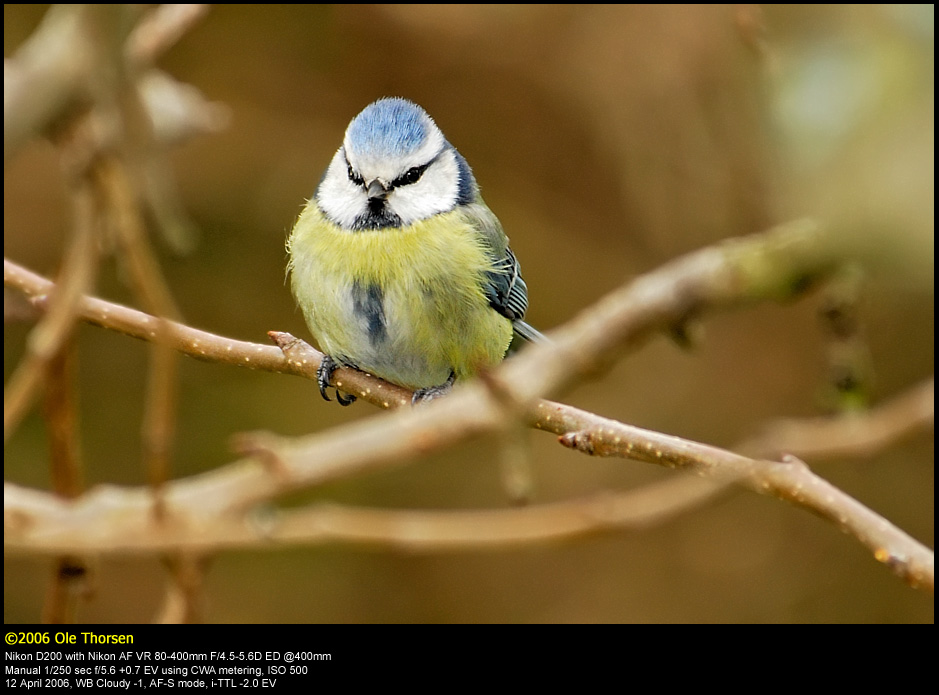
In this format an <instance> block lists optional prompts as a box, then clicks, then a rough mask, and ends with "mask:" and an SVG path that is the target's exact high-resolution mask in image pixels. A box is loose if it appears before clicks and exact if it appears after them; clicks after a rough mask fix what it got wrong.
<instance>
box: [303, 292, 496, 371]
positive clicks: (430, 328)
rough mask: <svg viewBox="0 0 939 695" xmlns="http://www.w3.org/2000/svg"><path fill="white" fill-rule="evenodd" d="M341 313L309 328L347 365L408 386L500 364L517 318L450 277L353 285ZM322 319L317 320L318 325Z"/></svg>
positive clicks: (324, 346)
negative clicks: (500, 311)
mask: <svg viewBox="0 0 939 695" xmlns="http://www.w3.org/2000/svg"><path fill="white" fill-rule="evenodd" d="M345 295H346V296H345V297H344V301H343V302H342V304H343V305H344V308H343V309H342V310H341V311H340V312H339V313H340V314H342V316H344V317H345V320H344V321H343V320H342V317H341V316H339V315H337V316H335V317H333V318H331V319H330V320H328V321H324V322H322V325H313V324H312V323H311V326H310V328H311V330H313V332H314V334H315V335H316V336H317V339H318V340H319V341H320V343H321V346H322V347H323V349H324V350H326V351H327V352H328V353H329V354H331V355H333V356H334V357H336V358H337V359H339V360H340V361H341V362H345V363H347V364H350V365H354V366H356V367H358V368H359V369H362V370H363V371H366V372H369V373H371V374H374V375H376V376H379V377H381V378H383V379H386V380H388V381H391V382H394V383H396V384H401V385H402V386H408V387H410V388H422V387H427V386H436V385H439V384H442V383H443V382H445V381H446V380H447V379H448V378H449V376H450V374H451V372H452V373H454V374H455V375H456V376H457V378H466V377H469V376H472V375H473V374H476V373H477V372H479V371H480V370H481V369H484V368H486V367H490V366H492V365H493V364H495V363H497V362H499V361H500V360H501V359H502V357H503V356H504V354H505V351H506V349H507V348H508V344H509V342H510V340H511V332H512V327H511V322H510V321H509V320H508V319H506V318H505V317H503V316H501V315H499V314H498V313H497V312H495V311H494V310H493V309H492V308H491V307H490V306H489V305H488V302H487V301H486V300H485V297H484V296H483V295H482V294H481V293H479V295H478V296H475V295H473V294H470V295H469V296H467V293H465V292H458V291H456V290H455V289H454V288H453V286H450V287H448V286H447V284H446V283H445V282H434V283H424V284H423V286H418V287H415V286H413V285H412V284H410V283H407V284H405V285H400V284H392V285H390V286H387V287H385V288H383V289H381V290H380V289H379V288H378V286H377V285H366V286H363V285H361V284H357V283H353V284H352V286H351V287H350V289H349V290H348V292H346V293H345ZM316 323H317V324H319V322H316Z"/></svg>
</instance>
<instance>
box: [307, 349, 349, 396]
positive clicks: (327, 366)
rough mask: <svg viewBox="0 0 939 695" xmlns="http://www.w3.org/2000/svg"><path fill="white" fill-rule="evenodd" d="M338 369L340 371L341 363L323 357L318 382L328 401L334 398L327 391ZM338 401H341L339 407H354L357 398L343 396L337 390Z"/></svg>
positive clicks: (317, 375)
mask: <svg viewBox="0 0 939 695" xmlns="http://www.w3.org/2000/svg"><path fill="white" fill-rule="evenodd" d="M337 369H339V363H338V362H336V360H334V359H333V358H332V357H330V356H329V355H323V361H322V362H321V363H320V366H319V369H317V370H316V382H317V383H318V384H319V387H320V395H321V396H322V397H323V398H325V399H326V400H327V401H331V400H332V398H330V397H329V396H328V395H326V389H328V388H329V386H330V384H329V382H330V381H332V378H333V372H335V371H336V370H337ZM336 400H337V401H339V405H352V404H353V403H355V396H352V395H349V396H343V395H342V394H341V393H339V389H336Z"/></svg>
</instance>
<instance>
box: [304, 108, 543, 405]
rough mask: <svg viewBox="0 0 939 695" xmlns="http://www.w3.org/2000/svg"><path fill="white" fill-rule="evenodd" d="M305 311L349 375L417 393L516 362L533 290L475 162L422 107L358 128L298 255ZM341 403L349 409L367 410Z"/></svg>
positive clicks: (374, 115)
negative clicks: (515, 347) (508, 359)
mask: <svg viewBox="0 0 939 695" xmlns="http://www.w3.org/2000/svg"><path fill="white" fill-rule="evenodd" d="M287 250H288V252H289V255H290V260H289V263H288V272H289V273H290V279H291V287H292V289H293V294H294V297H295V298H296V300H297V303H298V304H299V306H300V309H301V310H302V311H303V315H304V318H305V319H306V322H307V325H308V326H309V328H310V331H311V332H312V334H313V336H314V337H315V338H316V340H317V342H318V343H319V346H320V348H321V349H322V350H323V352H324V353H325V355H326V356H325V358H324V359H323V362H322V365H321V366H320V369H319V372H318V374H317V377H318V381H319V387H320V393H321V394H322V396H323V398H325V399H326V400H329V397H328V396H327V395H326V390H327V387H328V386H329V382H330V378H331V376H332V373H333V371H335V370H336V368H337V367H338V366H339V365H343V366H347V367H354V368H356V369H360V370H362V371H365V372H368V373H370V374H374V375H376V376H379V377H381V378H382V379H385V380H387V381H391V382H393V383H395V384H399V385H401V386H406V387H408V388H411V389H415V393H414V399H413V402H418V401H421V400H430V399H432V398H435V397H437V396H439V395H442V394H444V393H446V392H447V391H449V389H450V387H451V386H452V385H453V382H454V380H455V379H466V378H468V377H471V376H473V375H474V374H477V373H478V372H479V371H480V370H483V369H486V368H488V367H491V366H493V365H494V364H496V363H498V362H499V361H500V360H502V358H503V357H504V356H505V354H506V351H507V349H508V347H509V343H510V342H511V341H512V336H513V331H514V332H515V333H517V334H518V335H520V336H521V337H523V338H525V339H527V340H530V341H535V340H541V339H544V338H543V336H542V335H541V334H540V333H539V332H538V331H536V330H535V329H534V328H532V327H531V326H529V325H528V324H526V323H525V322H524V321H523V320H522V318H523V317H524V315H525V310H526V309H527V308H528V288H527V287H526V285H525V282H524V281H523V280H522V276H521V274H520V271H519V264H518V261H517V260H516V258H515V254H513V253H512V250H511V249H510V248H509V240H508V238H507V237H506V236H505V233H504V232H503V231H502V225H501V224H500V223H499V220H498V219H497V218H496V216H495V215H494V214H493V213H492V212H491V211H490V210H489V208H488V207H486V204H485V203H484V202H483V199H482V197H481V196H480V194H479V186H478V185H477V184H476V179H475V178H474V177H473V172H472V170H471V169H470V167H469V165H468V164H467V163H466V160H465V159H463V157H462V156H461V155H460V153H459V152H457V150H456V148H455V147H453V145H451V144H450V143H449V142H447V139H446V138H445V137H444V135H443V133H442V132H441V131H440V128H438V127H437V124H436V123H434V121H433V119H432V118H431V117H430V116H429V115H428V114H427V112H425V111H424V109H422V108H421V107H420V106H418V105H417V104H414V103H412V102H410V101H407V100H406V99H400V98H385V99H380V100H378V101H376V102H374V103H372V104H370V105H369V106H367V107H365V109H364V110H363V111H362V112H361V113H360V114H359V115H358V116H356V117H355V118H353V119H352V121H351V122H350V123H349V127H348V128H347V129H346V133H345V138H344V139H343V142H342V147H340V148H339V151H337V152H336V154H335V156H334V157H333V159H332V161H331V162H330V164H329V167H328V168H327V169H326V173H325V174H324V175H323V178H322V180H321V181H320V184H319V187H318V188H317V189H316V193H315V194H314V196H313V198H312V199H311V200H309V201H308V202H307V204H306V206H305V207H304V209H303V212H302V213H301V214H300V217H299V219H298V220H297V223H296V225H295V226H294V228H293V231H292V232H291V233H290V237H289V239H288V241H287ZM336 397H337V399H338V400H339V402H340V403H341V404H343V405H348V404H349V403H351V402H352V401H354V400H355V397H354V396H350V397H348V398H346V397H343V396H342V395H340V394H339V393H338V391H337V393H336Z"/></svg>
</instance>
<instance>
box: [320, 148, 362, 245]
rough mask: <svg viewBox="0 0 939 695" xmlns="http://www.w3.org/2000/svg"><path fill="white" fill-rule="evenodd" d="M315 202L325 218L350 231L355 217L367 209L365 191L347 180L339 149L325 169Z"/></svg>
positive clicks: (345, 168) (341, 153)
mask: <svg viewBox="0 0 939 695" xmlns="http://www.w3.org/2000/svg"><path fill="white" fill-rule="evenodd" d="M316 202H317V203H319V206H320V210H322V211H323V213H324V214H325V215H326V217H328V218H329V219H330V220H332V221H333V222H335V223H336V224H337V225H339V226H340V227H343V228H344V229H351V228H352V226H353V223H354V222H355V219H356V217H358V216H359V215H361V214H363V213H365V211H366V210H367V209H368V200H367V198H366V196H365V191H364V190H363V189H362V187H361V186H357V185H356V184H354V183H353V182H352V181H350V180H349V171H348V167H347V165H346V158H345V156H344V154H343V151H342V150H341V149H340V150H339V151H338V152H336V155H335V156H334V157H333V160H332V162H330V163H329V168H328V169H326V176H324V177H323V181H322V183H320V186H319V188H318V189H317V191H316Z"/></svg>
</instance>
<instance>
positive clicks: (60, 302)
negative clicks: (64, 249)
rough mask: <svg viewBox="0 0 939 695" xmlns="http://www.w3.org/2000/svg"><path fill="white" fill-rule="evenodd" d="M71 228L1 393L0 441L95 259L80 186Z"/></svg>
mask: <svg viewBox="0 0 939 695" xmlns="http://www.w3.org/2000/svg"><path fill="white" fill-rule="evenodd" d="M74 201H75V213H74V217H75V228H74V233H73V238H72V241H71V242H70V246H69V250H68V254H67V256H66V260H65V264H64V266H63V268H62V272H61V280H60V282H59V283H58V285H56V284H55V283H52V282H49V281H46V285H45V292H44V293H43V295H44V296H45V299H46V303H47V305H48V306H47V307H46V310H47V313H46V314H45V316H43V317H42V319H41V320H40V322H39V323H38V324H37V325H36V326H35V327H34V328H33V330H32V331H31V332H30V334H29V339H28V341H27V354H26V355H25V356H24V357H23V358H22V359H21V360H20V362H19V364H18V365H17V367H16V370H15V371H14V372H13V375H12V376H11V377H10V380H9V382H8V384H7V386H6V389H5V390H4V394H3V440H4V441H6V440H7V439H8V438H9V436H10V434H11V433H12V432H13V431H14V430H15V429H16V427H17V425H18V424H19V423H20V421H21V420H22V418H23V416H24V415H25V414H26V411H27V410H28V409H29V406H30V405H31V404H32V403H33V402H34V401H35V398H36V396H37V394H38V392H39V388H40V386H41V385H42V384H43V382H44V381H45V378H46V373H47V371H48V368H49V363H50V361H51V360H53V359H54V358H55V356H56V355H57V354H58V353H59V351H60V350H61V349H62V347H63V345H65V343H66V342H67V341H68V338H69V336H70V335H71V333H72V331H73V330H74V329H75V326H76V325H77V324H78V321H79V319H80V317H79V313H78V307H79V305H81V304H82V303H83V302H84V295H85V293H86V292H88V291H89V290H90V288H91V286H92V283H93V282H94V276H95V273H96V268H97V264H98V251H97V245H96V235H95V215H96V211H95V205H96V204H95V198H94V194H93V193H92V191H91V189H90V187H88V186H82V187H80V189H79V190H78V191H76V194H75V196H74Z"/></svg>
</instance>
